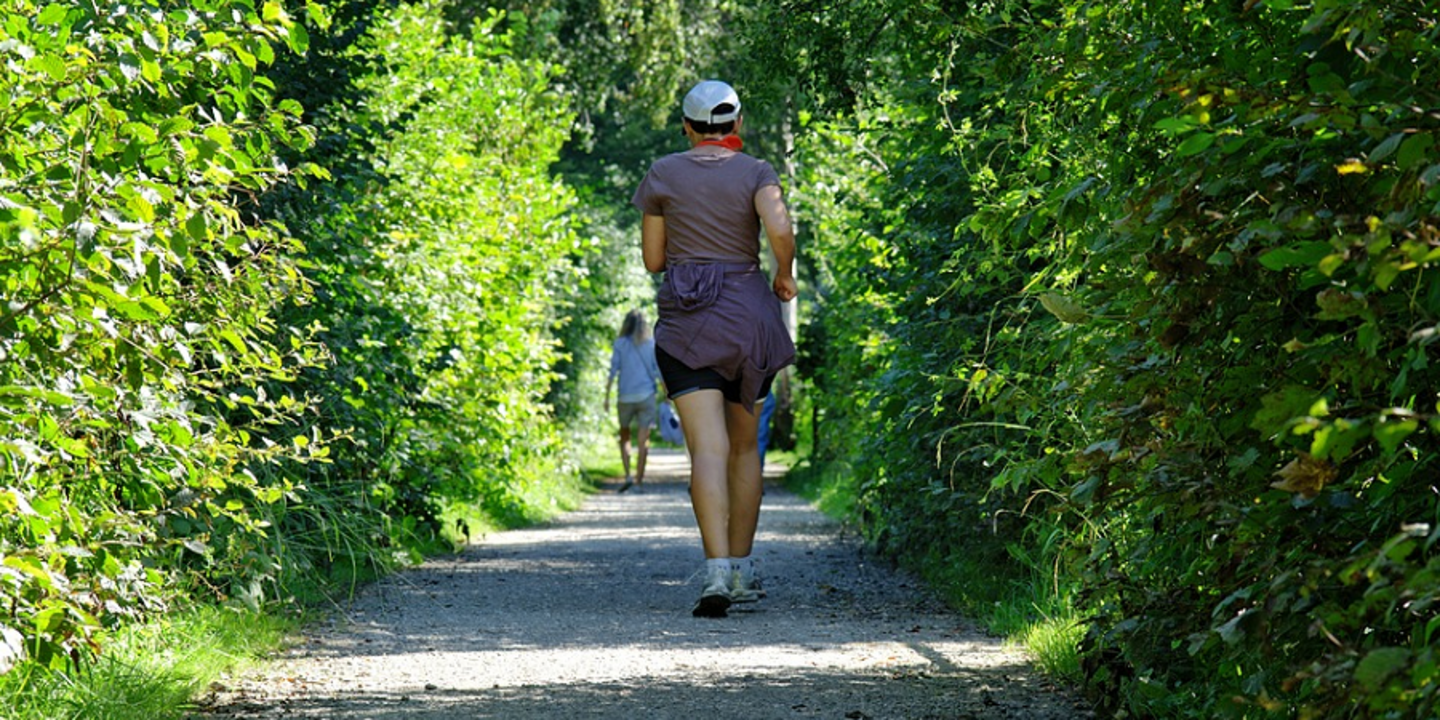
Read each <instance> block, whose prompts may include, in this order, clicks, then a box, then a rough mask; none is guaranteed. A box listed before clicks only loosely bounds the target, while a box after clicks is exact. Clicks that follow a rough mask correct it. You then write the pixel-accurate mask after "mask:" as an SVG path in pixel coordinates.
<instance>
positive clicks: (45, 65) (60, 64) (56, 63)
mask: <svg viewBox="0 0 1440 720" xmlns="http://www.w3.org/2000/svg"><path fill="white" fill-rule="evenodd" d="M25 66H26V67H27V68H29V69H31V70H36V71H39V72H43V73H45V74H46V75H49V76H50V79H51V80H54V81H56V82H59V81H61V80H64V79H65V61H64V60H62V59H60V58H58V57H55V56H54V55H36V56H35V57H33V58H30V61H29V62H27V63H25Z"/></svg>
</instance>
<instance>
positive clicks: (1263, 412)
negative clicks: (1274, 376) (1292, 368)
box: [1250, 385, 1321, 437]
mask: <svg viewBox="0 0 1440 720" xmlns="http://www.w3.org/2000/svg"><path fill="white" fill-rule="evenodd" d="M1320 398H1321V395H1320V393H1318V392H1315V391H1314V390H1311V389H1309V388H1305V387H1301V386H1298V385H1290V386H1287V387H1284V388H1282V389H1280V390H1277V391H1275V392H1272V393H1269V394H1267V395H1264V396H1263V397H1261V398H1260V406H1261V407H1260V411H1259V412H1257V413H1255V418H1254V419H1253V420H1251V421H1250V427H1251V428H1254V429H1256V430H1259V431H1260V432H1261V433H1263V434H1264V435H1265V437H1274V436H1276V435H1279V434H1280V433H1282V432H1284V431H1285V429H1286V428H1288V427H1289V426H1290V421H1291V420H1293V419H1294V418H1297V417H1306V416H1308V415H1309V414H1310V409H1311V408H1312V407H1314V406H1315V401H1316V400H1318V399H1320Z"/></svg>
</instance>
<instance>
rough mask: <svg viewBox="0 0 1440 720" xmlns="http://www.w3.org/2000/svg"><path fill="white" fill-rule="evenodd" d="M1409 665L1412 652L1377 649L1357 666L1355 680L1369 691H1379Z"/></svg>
mask: <svg viewBox="0 0 1440 720" xmlns="http://www.w3.org/2000/svg"><path fill="white" fill-rule="evenodd" d="M1409 663H1410V651H1409V650H1408V649H1406V648H1399V647H1382V648H1376V649H1374V650H1371V651H1370V654H1368V655H1366V656H1365V658H1364V659H1362V660H1361V661H1360V663H1359V664H1358V665H1356V666H1355V680H1356V682H1358V683H1360V684H1361V685H1363V686H1365V688H1367V689H1369V690H1379V689H1380V688H1381V687H1382V686H1384V685H1385V681H1386V680H1389V679H1390V676H1391V675H1394V674H1395V673H1397V672H1400V671H1401V670H1403V669H1404V668H1405V666H1406V665H1408V664H1409Z"/></svg>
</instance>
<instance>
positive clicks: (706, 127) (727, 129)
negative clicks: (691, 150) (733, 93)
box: [685, 103, 735, 135]
mask: <svg viewBox="0 0 1440 720" xmlns="http://www.w3.org/2000/svg"><path fill="white" fill-rule="evenodd" d="M732 112H735V106H734V105H731V104H730V103H720V104H719V105H716V106H715V107H713V108H711V109H710V114H711V115H712V116H714V115H724V114H726V113H732ZM685 122H688V123H690V127H691V129H693V130H694V131H695V132H697V133H700V134H701V135H715V134H720V135H729V134H730V133H732V132H734V131H735V121H734V120H729V121H727V122H723V123H708V122H704V121H702V120H696V119H694V118H685Z"/></svg>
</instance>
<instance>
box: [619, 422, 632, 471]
mask: <svg viewBox="0 0 1440 720" xmlns="http://www.w3.org/2000/svg"><path fill="white" fill-rule="evenodd" d="M620 463H621V464H623V465H624V466H625V479H626V480H629V479H630V427H629V426H628V425H626V426H622V427H621V428H620Z"/></svg>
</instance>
